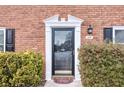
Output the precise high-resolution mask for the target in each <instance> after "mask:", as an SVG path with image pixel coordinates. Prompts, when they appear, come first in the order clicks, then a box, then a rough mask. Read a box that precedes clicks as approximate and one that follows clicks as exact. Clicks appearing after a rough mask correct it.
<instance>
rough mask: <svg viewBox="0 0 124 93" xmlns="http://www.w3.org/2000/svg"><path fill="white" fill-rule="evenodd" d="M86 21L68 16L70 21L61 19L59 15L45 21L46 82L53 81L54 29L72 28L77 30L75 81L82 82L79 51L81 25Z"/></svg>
mask: <svg viewBox="0 0 124 93" xmlns="http://www.w3.org/2000/svg"><path fill="white" fill-rule="evenodd" d="M82 22H84V20H82V19H79V18H77V17H75V16H72V15H68V19H67V20H65V18H60V20H59V15H54V16H52V17H50V18H47V19H45V20H44V23H45V54H46V59H45V61H46V80H51V79H52V28H56V27H57V28H70V27H73V28H74V29H75V39H74V40H75V41H74V42H75V45H74V46H75V49H74V51H75V68H74V72H75V79H76V80H80V74H79V70H78V65H79V60H78V51H77V49H78V48H80V46H81V24H82Z"/></svg>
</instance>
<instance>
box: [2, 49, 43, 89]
mask: <svg viewBox="0 0 124 93" xmlns="http://www.w3.org/2000/svg"><path fill="white" fill-rule="evenodd" d="M42 64H43V60H42V56H41V54H40V53H34V52H29V51H27V52H20V53H15V52H6V53H3V52H0V86H1V87H4V86H7V87H8V86H10V87H19V86H21V87H24V86H37V85H39V84H40V83H41V80H42Z"/></svg>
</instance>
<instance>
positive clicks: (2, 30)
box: [0, 28, 6, 52]
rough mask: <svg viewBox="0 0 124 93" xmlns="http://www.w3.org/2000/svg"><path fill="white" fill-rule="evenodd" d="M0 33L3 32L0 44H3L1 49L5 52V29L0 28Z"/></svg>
mask: <svg viewBox="0 0 124 93" xmlns="http://www.w3.org/2000/svg"><path fill="white" fill-rule="evenodd" d="M0 33H1V34H2V33H3V36H1V38H0V39H1V42H0V45H1V46H3V49H2V51H4V52H5V51H6V29H5V28H0ZM2 39H3V40H2ZM2 41H3V42H2Z"/></svg>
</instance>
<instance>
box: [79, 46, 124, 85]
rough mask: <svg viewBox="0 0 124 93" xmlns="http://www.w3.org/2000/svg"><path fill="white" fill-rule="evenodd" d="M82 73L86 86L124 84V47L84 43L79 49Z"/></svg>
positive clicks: (83, 82) (82, 79)
mask: <svg viewBox="0 0 124 93" xmlns="http://www.w3.org/2000/svg"><path fill="white" fill-rule="evenodd" d="M79 60H80V66H79V70H80V74H81V81H82V84H83V85H84V86H86V87H123V86H124V47H123V46H120V45H112V44H109V45H99V46H98V45H84V46H82V47H81V48H80V49H79Z"/></svg>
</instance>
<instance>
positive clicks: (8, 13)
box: [0, 6, 124, 55]
mask: <svg viewBox="0 0 124 93" xmlns="http://www.w3.org/2000/svg"><path fill="white" fill-rule="evenodd" d="M56 14H60V17H67V15H68V14H71V15H73V16H76V17H78V18H81V19H83V20H84V23H83V24H82V28H81V29H82V30H81V31H82V32H81V33H82V34H81V37H82V41H81V42H82V44H84V43H86V42H87V40H86V39H85V35H87V27H88V25H90V24H91V25H93V29H94V33H93V35H94V39H93V40H92V41H93V42H95V43H101V42H103V28H104V27H110V26H113V25H124V6H0V27H7V28H15V29H16V40H15V47H16V51H22V50H26V49H33V50H35V51H42V53H43V55H45V30H44V29H45V28H44V23H43V20H44V19H46V18H48V17H51V16H53V15H56Z"/></svg>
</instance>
